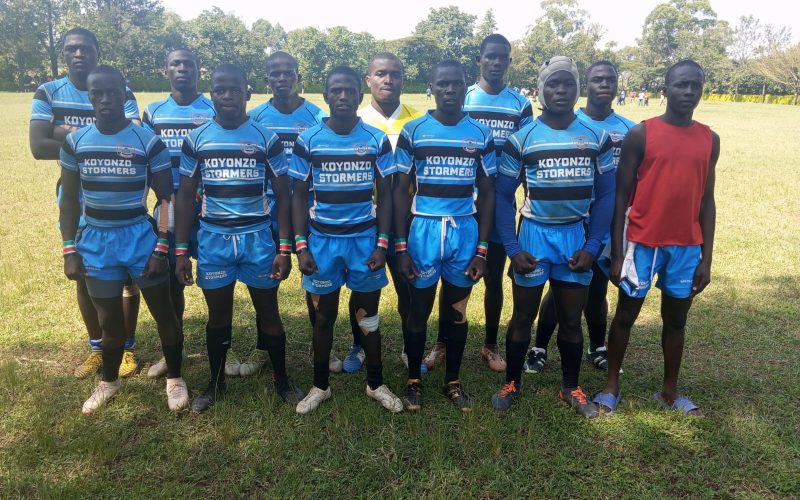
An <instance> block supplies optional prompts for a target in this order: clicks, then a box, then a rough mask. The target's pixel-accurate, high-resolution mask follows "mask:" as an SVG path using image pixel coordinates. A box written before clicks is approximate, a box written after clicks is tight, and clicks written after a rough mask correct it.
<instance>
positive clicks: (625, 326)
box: [602, 289, 644, 396]
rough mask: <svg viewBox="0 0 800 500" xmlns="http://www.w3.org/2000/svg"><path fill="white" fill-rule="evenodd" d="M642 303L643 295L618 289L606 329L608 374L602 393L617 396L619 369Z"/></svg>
mask: <svg viewBox="0 0 800 500" xmlns="http://www.w3.org/2000/svg"><path fill="white" fill-rule="evenodd" d="M642 305H644V297H642V298H638V297H631V296H630V295H629V294H628V293H627V292H626V291H625V290H623V289H620V290H619V295H618V298H617V309H616V311H615V312H614V319H613V320H611V327H610V328H609V330H608V376H607V378H606V385H605V387H604V388H603V391H602V392H604V393H607V394H613V395H614V396H619V369H620V368H621V367H622V360H623V359H624V358H625V351H626V350H627V348H628V339H629V338H630V335H631V328H633V324H634V323H635V322H636V318H638V317H639V312H640V311H641V310H642Z"/></svg>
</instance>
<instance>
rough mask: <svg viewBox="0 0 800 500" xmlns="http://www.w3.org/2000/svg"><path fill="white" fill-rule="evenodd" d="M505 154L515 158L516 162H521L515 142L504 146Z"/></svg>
mask: <svg viewBox="0 0 800 500" xmlns="http://www.w3.org/2000/svg"><path fill="white" fill-rule="evenodd" d="M502 152H503V153H505V154H507V155H508V156H510V157H512V158H514V159H515V160H520V159H521V158H520V155H519V150H518V149H517V146H516V144H514V142H513V141H510V140H509V141H506V142H505V144H503V150H502Z"/></svg>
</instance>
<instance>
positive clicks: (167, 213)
mask: <svg viewBox="0 0 800 500" xmlns="http://www.w3.org/2000/svg"><path fill="white" fill-rule="evenodd" d="M147 162H148V170H149V172H148V175H149V177H150V187H151V188H152V189H153V192H154V193H155V195H156V198H157V199H158V205H159V207H160V208H159V210H158V220H157V221H156V227H157V230H158V242H157V244H156V247H155V248H154V249H153V254H152V255H151V256H150V259H149V260H148V261H147V265H146V266H145V268H144V272H143V273H142V277H144V278H152V277H155V276H158V275H161V274H164V273H166V272H168V271H169V266H168V265H167V256H168V254H169V233H170V232H172V231H174V225H175V222H174V221H175V211H174V210H175V207H174V204H173V193H172V161H171V159H170V157H169V150H168V149H167V147H166V146H165V145H164V143H163V142H162V141H161V139H160V138H159V137H158V136H157V135H153V136H152V138H151V139H150V142H149V143H148V144H147Z"/></svg>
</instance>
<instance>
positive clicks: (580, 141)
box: [572, 135, 589, 149]
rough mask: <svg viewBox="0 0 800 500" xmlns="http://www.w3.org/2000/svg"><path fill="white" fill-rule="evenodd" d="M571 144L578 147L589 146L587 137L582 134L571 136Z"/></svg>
mask: <svg viewBox="0 0 800 500" xmlns="http://www.w3.org/2000/svg"><path fill="white" fill-rule="evenodd" d="M572 144H574V145H575V147H576V148H578V149H586V148H587V147H588V146H589V139H588V138H586V137H585V136H582V135H576V136H575V137H573V138H572Z"/></svg>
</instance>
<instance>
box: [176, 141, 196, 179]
mask: <svg viewBox="0 0 800 500" xmlns="http://www.w3.org/2000/svg"><path fill="white" fill-rule="evenodd" d="M198 164H199V162H198V161H197V150H196V146H195V137H194V134H192V133H189V135H187V136H186V139H184V140H183V146H182V147H181V166H180V168H179V170H178V171H179V172H180V174H181V175H182V176H184V177H200V170H199V169H198V168H197V166H198Z"/></svg>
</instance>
